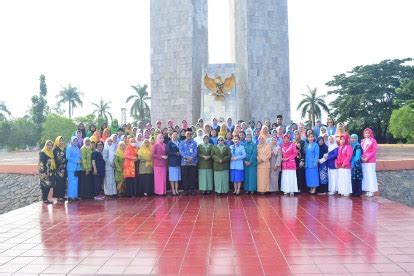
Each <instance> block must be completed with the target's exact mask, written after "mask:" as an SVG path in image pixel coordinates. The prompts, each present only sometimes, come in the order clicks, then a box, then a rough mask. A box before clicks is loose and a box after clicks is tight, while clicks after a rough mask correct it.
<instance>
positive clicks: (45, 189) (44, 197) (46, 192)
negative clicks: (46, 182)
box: [40, 185, 50, 201]
mask: <svg viewBox="0 0 414 276" xmlns="http://www.w3.org/2000/svg"><path fill="white" fill-rule="evenodd" d="M40 189H41V190H42V201H47V200H48V199H47V197H48V195H49V191H50V187H48V186H43V185H42V186H41V187H40Z"/></svg>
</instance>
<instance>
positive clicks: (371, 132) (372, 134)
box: [364, 127, 375, 139]
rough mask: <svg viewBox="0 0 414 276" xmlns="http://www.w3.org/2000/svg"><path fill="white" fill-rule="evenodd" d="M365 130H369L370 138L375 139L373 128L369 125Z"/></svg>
mask: <svg viewBox="0 0 414 276" xmlns="http://www.w3.org/2000/svg"><path fill="white" fill-rule="evenodd" d="M365 132H368V133H369V138H371V139H375V137H374V132H373V131H372V129H370V128H369V127H367V128H366V129H364V133H365Z"/></svg>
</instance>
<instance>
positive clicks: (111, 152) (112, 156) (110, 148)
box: [104, 135, 116, 162]
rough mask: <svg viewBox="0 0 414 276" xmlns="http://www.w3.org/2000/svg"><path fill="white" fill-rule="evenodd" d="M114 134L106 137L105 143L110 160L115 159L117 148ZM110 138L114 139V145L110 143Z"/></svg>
mask: <svg viewBox="0 0 414 276" xmlns="http://www.w3.org/2000/svg"><path fill="white" fill-rule="evenodd" d="M113 136H114V135H112V136H111V137H108V139H106V141H105V143H104V149H107V150H108V152H109V156H108V159H109V161H110V162H112V161H114V159H115V150H116V145H115V141H114V138H113ZM109 140H111V141H112V145H109V142H108V141H109Z"/></svg>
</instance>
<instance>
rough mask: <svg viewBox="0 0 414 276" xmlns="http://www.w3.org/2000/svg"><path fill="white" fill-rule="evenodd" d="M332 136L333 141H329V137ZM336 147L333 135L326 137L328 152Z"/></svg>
mask: <svg viewBox="0 0 414 276" xmlns="http://www.w3.org/2000/svg"><path fill="white" fill-rule="evenodd" d="M331 137H332V138H333V143H331V142H329V138H331ZM336 148H338V144H337V143H336V137H335V135H331V136H329V137H328V152H331V151H333V150H334V149H336Z"/></svg>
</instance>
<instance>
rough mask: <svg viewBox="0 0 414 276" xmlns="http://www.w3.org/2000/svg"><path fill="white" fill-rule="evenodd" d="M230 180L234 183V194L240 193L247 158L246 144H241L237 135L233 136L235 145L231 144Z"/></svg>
mask: <svg viewBox="0 0 414 276" xmlns="http://www.w3.org/2000/svg"><path fill="white" fill-rule="evenodd" d="M230 152H231V161H230V181H231V182H233V184H234V192H233V193H234V194H236V195H240V187H241V183H242V182H243V181H244V167H243V159H244V158H246V151H245V149H244V146H243V145H241V144H240V139H239V137H238V136H237V135H235V136H234V137H233V145H231V146H230Z"/></svg>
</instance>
